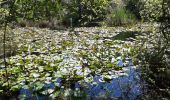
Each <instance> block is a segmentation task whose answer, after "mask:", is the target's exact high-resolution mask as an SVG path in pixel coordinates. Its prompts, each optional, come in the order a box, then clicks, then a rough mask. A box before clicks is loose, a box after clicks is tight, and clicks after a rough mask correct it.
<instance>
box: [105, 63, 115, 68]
mask: <svg viewBox="0 0 170 100" xmlns="http://www.w3.org/2000/svg"><path fill="white" fill-rule="evenodd" d="M113 66H114V64H112V63H108V64H107V65H106V67H107V68H112V67H113Z"/></svg>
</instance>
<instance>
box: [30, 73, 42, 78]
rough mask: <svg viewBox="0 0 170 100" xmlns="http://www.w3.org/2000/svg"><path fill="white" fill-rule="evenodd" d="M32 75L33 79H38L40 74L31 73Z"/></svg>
mask: <svg viewBox="0 0 170 100" xmlns="http://www.w3.org/2000/svg"><path fill="white" fill-rule="evenodd" d="M32 75H33V77H34V78H38V77H39V76H40V74H37V73H33V74H32Z"/></svg>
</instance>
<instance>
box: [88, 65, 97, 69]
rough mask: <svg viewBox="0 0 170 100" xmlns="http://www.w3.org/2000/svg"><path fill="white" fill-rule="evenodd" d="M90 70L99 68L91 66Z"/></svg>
mask: <svg viewBox="0 0 170 100" xmlns="http://www.w3.org/2000/svg"><path fill="white" fill-rule="evenodd" d="M89 68H90V69H96V68H97V67H96V66H94V65H91V66H89Z"/></svg>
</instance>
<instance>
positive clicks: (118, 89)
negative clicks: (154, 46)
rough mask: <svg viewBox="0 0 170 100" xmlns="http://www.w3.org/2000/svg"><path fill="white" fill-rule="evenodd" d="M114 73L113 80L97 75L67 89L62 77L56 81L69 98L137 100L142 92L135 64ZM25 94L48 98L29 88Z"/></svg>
mask: <svg viewBox="0 0 170 100" xmlns="http://www.w3.org/2000/svg"><path fill="white" fill-rule="evenodd" d="M110 73H111V72H110ZM112 74H115V76H116V77H114V78H113V79H112V80H111V81H108V82H104V81H102V80H103V79H102V75H95V76H94V77H93V78H92V81H90V82H87V81H86V80H81V81H78V82H76V83H75V84H74V85H73V86H72V87H71V89H65V88H64V87H62V79H61V78H59V79H57V80H56V83H57V84H58V87H61V90H60V91H61V94H62V93H63V94H64V95H65V96H66V97H67V99H69V100H70V99H72V98H74V97H80V98H83V99H85V98H86V99H85V100H98V99H100V100H103V99H107V100H110V99H111V100H113V99H124V100H125V99H126V100H127V99H129V100H135V99H136V98H137V97H138V96H139V95H140V94H141V91H140V90H141V88H140V86H141V84H140V79H139V75H140V74H139V73H138V72H137V71H136V67H135V66H128V67H124V68H123V70H122V71H117V72H113V73H112ZM89 77H90V76H89ZM55 87H56V85H55V84H53V83H51V84H46V85H45V88H46V89H47V91H49V90H50V89H54V88H55ZM69 93H70V94H71V96H70V95H69ZM23 94H24V95H25V96H26V97H25V99H26V100H29V99H30V97H34V98H35V99H36V98H38V99H39V100H45V99H47V98H46V96H41V95H38V96H32V95H31V94H32V92H31V90H28V89H21V90H20V96H21V95H23ZM84 95H85V96H84ZM69 96H70V97H69ZM72 100H74V99H72Z"/></svg>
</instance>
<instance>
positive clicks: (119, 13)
mask: <svg viewBox="0 0 170 100" xmlns="http://www.w3.org/2000/svg"><path fill="white" fill-rule="evenodd" d="M135 22H136V18H135V15H134V14H133V13H131V12H130V11H128V10H127V9H125V8H124V7H116V8H114V9H113V10H112V11H111V13H110V14H109V15H108V17H107V19H106V24H107V25H108V26H120V25H128V24H133V23H135Z"/></svg>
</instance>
